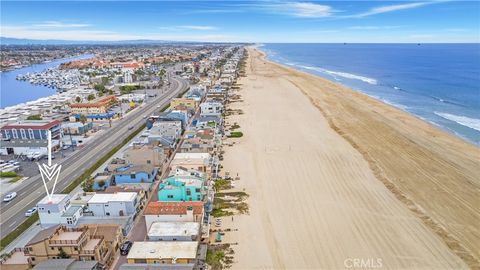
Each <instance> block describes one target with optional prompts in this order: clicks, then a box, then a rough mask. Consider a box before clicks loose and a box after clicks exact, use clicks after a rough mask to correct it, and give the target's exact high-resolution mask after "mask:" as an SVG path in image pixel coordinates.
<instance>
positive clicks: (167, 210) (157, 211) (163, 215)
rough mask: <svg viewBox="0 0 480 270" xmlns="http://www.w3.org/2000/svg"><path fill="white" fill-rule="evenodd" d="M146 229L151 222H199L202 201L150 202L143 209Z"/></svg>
mask: <svg viewBox="0 0 480 270" xmlns="http://www.w3.org/2000/svg"><path fill="white" fill-rule="evenodd" d="M144 215H145V225H146V229H147V231H148V230H149V229H150V226H151V225H152V223H153V222H201V221H202V220H203V215H204V207H203V202H200V201H196V202H193V201H192V202H190V201H187V202H160V201H156V202H150V203H148V204H147V207H146V208H145V211H144Z"/></svg>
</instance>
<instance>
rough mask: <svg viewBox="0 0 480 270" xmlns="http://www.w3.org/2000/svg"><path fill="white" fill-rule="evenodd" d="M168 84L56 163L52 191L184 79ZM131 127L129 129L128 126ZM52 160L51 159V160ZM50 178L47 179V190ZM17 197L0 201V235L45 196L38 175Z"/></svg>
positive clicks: (124, 134) (139, 122)
mask: <svg viewBox="0 0 480 270" xmlns="http://www.w3.org/2000/svg"><path fill="white" fill-rule="evenodd" d="M169 79H170V83H171V84H170V86H169V87H168V89H167V91H165V93H163V94H162V95H160V96H157V97H155V98H152V99H150V100H148V102H147V103H146V104H145V105H144V106H143V107H140V108H138V109H136V110H134V111H132V112H130V113H129V114H127V115H126V116H125V117H124V118H123V119H121V120H119V121H117V123H116V125H114V126H113V127H112V128H110V129H107V130H105V131H104V132H103V133H102V134H97V135H96V136H97V137H96V138H94V140H92V142H90V143H88V144H87V145H85V146H84V147H83V148H81V149H78V148H77V150H76V151H75V152H73V153H72V154H70V157H69V158H67V159H65V160H63V161H62V162H60V163H59V164H61V165H62V170H61V172H60V176H59V179H58V182H57V185H56V187H55V190H56V193H58V192H61V191H62V190H63V189H64V188H66V187H67V186H68V185H69V184H70V183H71V182H72V181H73V180H75V178H77V177H78V176H79V175H80V174H82V172H83V171H85V170H86V169H88V168H89V167H90V166H92V165H93V164H94V163H95V162H96V161H97V160H98V159H100V158H101V157H102V156H103V155H105V154H106V153H107V152H108V151H109V150H110V149H112V148H113V147H115V146H116V145H118V144H119V143H120V142H122V141H123V140H124V139H125V138H126V137H128V135H129V134H130V133H131V132H133V131H134V130H136V129H137V128H138V127H140V126H141V125H142V124H144V123H145V119H144V118H143V116H144V115H151V114H152V113H153V112H155V111H158V110H159V108H158V106H160V108H163V107H164V106H165V105H166V104H168V103H169V102H170V100H171V99H172V98H174V97H175V96H177V95H178V94H179V93H181V92H182V91H184V90H185V89H186V88H187V87H188V83H187V82H186V81H184V80H182V79H178V78H175V77H173V76H169ZM132 126H133V129H130V130H129V127H132ZM53 162H55V161H54V160H53ZM52 186H53V181H51V182H49V183H48V187H49V190H51V188H52ZM12 191H15V192H17V197H16V198H15V199H14V200H12V201H11V202H9V203H3V202H2V203H1V208H0V236H1V237H5V236H6V235H7V234H8V233H10V232H11V231H13V230H14V229H15V228H16V227H17V226H18V225H19V224H21V223H22V222H23V221H24V220H25V219H26V217H25V212H26V211H27V210H28V209H30V208H32V207H34V206H35V205H36V203H37V202H38V201H40V200H41V199H42V198H43V197H45V196H46V193H45V189H44V187H43V182H42V179H41V177H40V175H36V176H34V177H31V178H29V179H27V180H25V181H24V182H23V183H22V185H20V186H18V187H17V188H15V189H14V190H12Z"/></svg>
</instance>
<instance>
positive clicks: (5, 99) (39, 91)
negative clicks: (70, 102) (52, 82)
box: [0, 54, 93, 109]
mask: <svg viewBox="0 0 480 270" xmlns="http://www.w3.org/2000/svg"><path fill="white" fill-rule="evenodd" d="M91 57H93V55H92V54H85V55H80V56H76V57H69V58H63V59H59V60H55V61H51V62H47V63H41V64H35V65H31V66H29V67H24V68H19V69H15V70H11V71H5V72H2V73H0V77H1V82H0V96H1V99H0V108H1V109H6V108H7V107H11V106H19V105H21V104H22V103H26V102H32V101H35V100H37V99H40V98H45V97H48V96H51V95H54V94H56V92H57V91H56V89H54V88H51V87H48V86H44V85H43V84H37V85H35V84H32V83H30V82H29V81H23V80H17V76H19V75H24V74H27V73H29V74H34V73H38V72H43V71H44V70H47V69H50V68H55V67H57V66H58V65H60V64H62V63H65V62H69V61H73V60H78V59H87V58H91Z"/></svg>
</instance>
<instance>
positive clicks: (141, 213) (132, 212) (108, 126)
mask: <svg viewBox="0 0 480 270" xmlns="http://www.w3.org/2000/svg"><path fill="white" fill-rule="evenodd" d="M98 50H99V52H97V53H96V54H95V57H93V58H87V59H81V60H74V61H71V62H67V63H64V64H61V65H60V66H59V67H57V68H53V69H48V70H45V71H44V72H41V73H37V74H26V75H24V76H21V77H18V78H17V79H20V80H27V81H29V82H30V83H32V84H45V85H48V86H51V87H53V88H56V89H58V93H57V94H55V95H53V96H49V97H46V98H42V99H40V100H37V101H33V102H28V103H26V104H21V105H18V106H12V107H8V108H4V109H2V110H1V112H0V115H1V120H2V126H1V127H0V134H1V139H2V141H1V145H0V154H1V159H2V161H1V162H2V164H1V165H0V166H1V169H2V175H1V192H2V197H3V205H2V224H1V235H2V240H1V248H2V255H1V261H0V265H1V269H5V270H10V269H123V270H128V269H166V268H165V267H169V266H170V267H174V266H175V267H176V268H175V269H177V268H178V269H207V268H209V269H223V268H225V267H227V266H228V265H230V264H231V263H232V262H233V256H232V255H231V254H232V249H231V248H230V245H231V244H235V243H227V242H225V240H224V237H225V234H228V231H229V229H228V228H226V225H224V223H225V221H224V220H225V219H230V217H231V220H232V221H233V219H234V218H233V215H238V214H244V213H248V205H247V203H246V199H247V198H248V194H247V193H245V192H244V191H241V190H235V182H237V181H239V180H240V176H239V175H238V172H233V171H226V170H224V169H223V166H222V160H223V155H224V153H225V151H226V150H227V149H228V148H229V147H231V146H233V145H234V144H235V143H236V141H237V140H238V138H240V137H242V136H243V133H242V132H241V131H240V129H239V126H238V125H237V124H236V123H231V122H229V120H228V117H229V116H231V115H235V114H238V113H241V112H238V111H235V110H231V109H229V104H230V103H232V102H238V101H239V100H240V99H241V98H240V96H239V95H238V94H237V91H238V89H239V86H238V85H237V83H236V81H237V79H238V78H239V76H242V74H244V70H243V68H244V62H245V59H246V55H247V53H246V50H245V48H244V47H243V46H241V45H234V46H231V45H230V46H213V45H208V46H201V47H198V46H197V47H195V48H192V47H189V46H185V47H180V48H171V47H168V48H144V49H139V50H137V51H131V50H129V51H125V50H124V48H119V49H115V50H112V49H108V50H100V49H98ZM100 51H101V52H100ZM67 75H68V76H67ZM70 75H72V76H70ZM72 78H75V79H72ZM59 79H61V80H63V81H61V82H60V81H59ZM66 80H73V81H69V83H68V84H67V85H68V87H65V84H66V83H65V82H66ZM49 136H50V137H51V145H47V140H48V137H49ZM49 146H50V147H51V151H52V158H54V160H53V161H54V162H56V163H58V164H61V165H62V167H63V171H62V172H61V173H60V176H59V180H58V183H56V187H55V186H54V185H55V184H54V183H52V182H53V181H50V182H48V183H46V184H45V188H47V187H48V188H54V189H55V191H54V192H53V191H52V194H48V193H47V194H45V192H41V190H42V189H43V187H42V180H40V176H39V171H38V168H37V163H45V162H46V160H47V159H48V152H49V151H50V150H49V149H48V147H49ZM42 177H43V176H42ZM47 192H48V191H47ZM7 216H8V217H7ZM229 254H230V255H229ZM156 266H158V268H155V267H156Z"/></svg>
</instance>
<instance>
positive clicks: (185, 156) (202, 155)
mask: <svg viewBox="0 0 480 270" xmlns="http://www.w3.org/2000/svg"><path fill="white" fill-rule="evenodd" d="M209 158H210V154H209V153H177V154H176V155H175V157H174V159H173V160H178V159H209Z"/></svg>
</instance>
